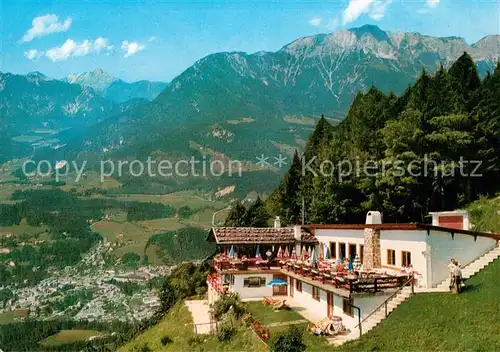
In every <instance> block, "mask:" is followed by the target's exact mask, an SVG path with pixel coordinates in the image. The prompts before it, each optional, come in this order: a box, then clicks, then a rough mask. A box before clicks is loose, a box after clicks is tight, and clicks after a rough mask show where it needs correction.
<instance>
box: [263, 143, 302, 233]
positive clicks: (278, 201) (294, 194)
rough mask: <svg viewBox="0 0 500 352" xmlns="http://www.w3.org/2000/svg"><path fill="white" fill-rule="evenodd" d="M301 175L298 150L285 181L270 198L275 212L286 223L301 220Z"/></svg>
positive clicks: (284, 177)
mask: <svg viewBox="0 0 500 352" xmlns="http://www.w3.org/2000/svg"><path fill="white" fill-rule="evenodd" d="M301 177H302V164H301V161H300V158H299V154H298V152H297V150H296V151H295V153H294V155H293V159H292V164H291V165H290V168H289V169H288V171H287V172H286V174H285V175H284V176H283V181H281V184H280V185H279V187H278V188H277V189H276V191H275V192H274V194H273V195H272V196H271V197H270V200H269V202H273V203H274V204H273V205H272V206H271V208H272V209H273V210H272V211H273V214H274V215H278V216H280V217H281V219H282V221H283V223H284V224H298V223H299V221H300V214H301V205H300V204H301V199H299V198H300V195H299V192H298V190H299V187H300V183H301Z"/></svg>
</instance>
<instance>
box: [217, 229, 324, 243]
mask: <svg viewBox="0 0 500 352" xmlns="http://www.w3.org/2000/svg"><path fill="white" fill-rule="evenodd" d="M301 233H302V235H301V242H305V243H314V242H318V240H317V239H316V237H314V235H311V234H310V233H309V232H306V231H303V230H301ZM207 240H208V241H215V242H216V243H218V244H223V243H225V244H232V243H234V244H254V243H269V244H275V243H276V244H279V243H289V244H292V243H295V242H297V241H296V240H295V235H294V229H293V227H280V228H274V227H213V228H212V229H211V230H210V233H209V237H208V239H207Z"/></svg>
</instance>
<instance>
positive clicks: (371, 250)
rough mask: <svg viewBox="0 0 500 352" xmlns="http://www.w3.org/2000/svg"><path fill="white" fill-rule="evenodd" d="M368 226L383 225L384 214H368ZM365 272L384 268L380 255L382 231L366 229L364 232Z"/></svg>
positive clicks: (373, 212)
mask: <svg viewBox="0 0 500 352" xmlns="http://www.w3.org/2000/svg"><path fill="white" fill-rule="evenodd" d="M366 224H367V225H377V224H382V214H381V213H380V212H379V211H370V212H368V214H366ZM364 242H365V243H364V246H363V270H371V269H374V268H380V267H381V266H382V260H381V253H380V229H377V228H371V227H366V228H365V230H364Z"/></svg>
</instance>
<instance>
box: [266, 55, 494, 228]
mask: <svg viewBox="0 0 500 352" xmlns="http://www.w3.org/2000/svg"><path fill="white" fill-rule="evenodd" d="M499 96H500V65H497V67H496V69H495V71H494V72H493V73H492V74H489V75H488V76H487V77H486V78H485V79H484V80H483V82H481V81H480V80H479V78H478V75H477V69H476V66H475V64H474V62H473V61H472V60H471V59H470V56H468V55H467V54H464V55H462V57H461V58H460V59H459V60H458V61H457V62H456V63H455V64H453V65H452V67H451V68H450V69H449V70H446V69H444V68H443V67H440V68H439V69H438V71H437V72H436V74H435V75H434V76H432V75H429V74H428V73H426V72H425V71H423V72H422V74H421V75H420V77H419V79H418V80H417V82H416V83H415V84H414V85H413V86H410V87H409V88H408V89H407V90H406V91H405V93H404V94H403V95H402V96H401V97H400V98H396V97H395V96H394V95H392V94H391V95H385V94H383V93H382V92H380V91H378V90H377V89H375V88H373V87H372V88H371V89H370V90H369V91H368V92H366V93H360V94H358V96H357V97H356V98H355V100H354V102H353V104H352V105H351V107H350V109H349V112H348V114H347V117H346V118H345V119H344V120H343V121H342V122H341V123H339V124H338V125H336V126H335V127H331V126H329V124H328V123H327V122H326V120H324V119H322V120H320V122H319V123H318V125H317V126H316V129H315V131H314V133H313V134H312V136H311V138H310V140H309V141H308V143H307V146H306V149H305V152H304V157H305V162H306V163H307V161H308V158H309V159H310V158H313V157H314V158H316V159H315V160H314V162H313V163H310V164H308V165H309V166H310V168H311V169H312V170H313V171H315V172H317V174H316V175H313V174H312V173H310V172H308V169H307V168H306V169H305V170H307V171H306V175H305V177H302V178H301V180H300V187H299V189H300V196H299V198H298V200H299V202H300V200H301V199H300V198H302V197H303V198H304V200H305V203H306V222H316V223H325V222H326V223H331V222H340V223H342V222H360V221H363V220H364V215H365V213H366V211H368V210H374V209H375V210H382V212H384V215H385V219H387V221H393V222H400V221H405V222H407V221H419V222H421V221H424V220H425V216H426V215H427V214H428V212H429V211H437V210H450V209H456V208H457V207H462V206H463V205H465V204H466V203H468V202H470V201H472V200H474V199H476V198H477V197H478V196H479V195H481V194H494V193H495V192H498V191H499V190H500V187H499V186H498V182H497V180H498V178H499V177H500V99H498V97H499ZM478 159H479V161H481V162H482V166H481V168H480V169H479V170H477V172H479V173H482V174H483V176H482V177H476V178H474V177H470V173H471V172H472V171H473V169H475V167H476V165H475V164H467V165H460V162H461V160H464V161H470V160H478ZM369 160H373V161H374V162H376V163H377V164H376V167H375V170H374V173H373V172H372V174H371V175H367V174H365V172H364V170H360V171H361V172H360V173H358V174H357V173H356V171H357V170H354V172H351V173H350V174H348V175H343V177H339V170H337V172H335V173H334V174H333V175H324V174H323V173H322V172H320V171H325V170H324V162H325V161H330V162H331V163H332V164H333V165H334V167H336V168H338V167H339V163H342V162H343V161H347V162H350V163H351V165H354V164H355V163H356V162H358V163H359V165H361V167H363V165H364V164H365V163H366V162H367V161H369ZM395 163H398V164H397V165H396V164H395ZM399 165H401V166H402V168H400V167H399ZM322 168H323V170H321V169H322ZM461 173H462V174H461ZM285 177H286V178H289V177H290V174H287V176H285ZM283 183H284V182H282V184H281V185H280V188H278V189H277V190H276V191H275V192H274V193H273V195H272V197H271V199H272V201H270V203H274V204H279V205H278V206H277V207H276V208H277V209H280V212H281V209H286V208H287V205H283V204H281V201H282V200H283V199H284V198H281V197H282V194H283ZM290 198H292V199H293V196H292V197H290ZM280 215H283V213H281V214H280Z"/></svg>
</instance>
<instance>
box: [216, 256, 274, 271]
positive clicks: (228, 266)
mask: <svg viewBox="0 0 500 352" xmlns="http://www.w3.org/2000/svg"><path fill="white" fill-rule="evenodd" d="M210 264H211V266H212V267H213V268H215V269H217V270H248V269H270V268H274V267H278V268H279V267H280V264H279V261H278V260H276V259H272V260H263V261H256V260H255V259H253V258H252V259H247V260H236V261H225V260H212V261H211V262H210Z"/></svg>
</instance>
